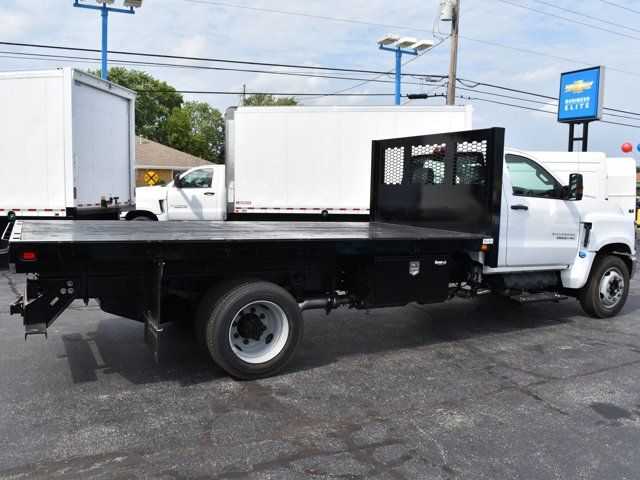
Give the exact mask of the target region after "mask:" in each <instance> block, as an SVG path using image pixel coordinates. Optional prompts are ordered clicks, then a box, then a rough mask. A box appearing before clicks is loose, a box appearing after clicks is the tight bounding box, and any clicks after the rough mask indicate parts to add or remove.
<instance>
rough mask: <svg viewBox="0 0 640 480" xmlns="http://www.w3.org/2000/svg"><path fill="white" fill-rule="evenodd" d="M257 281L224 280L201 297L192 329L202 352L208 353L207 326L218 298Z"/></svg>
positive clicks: (251, 279)
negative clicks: (238, 287) (244, 284)
mask: <svg viewBox="0 0 640 480" xmlns="http://www.w3.org/2000/svg"><path fill="white" fill-rule="evenodd" d="M259 281H260V280H259V279H257V278H251V277H236V278H226V279H224V280H221V281H219V282H218V283H216V284H215V285H214V286H213V287H211V288H210V289H209V290H207V292H206V293H205V294H204V295H203V296H202V298H201V299H200V301H199V302H198V307H197V308H196V314H195V322H194V328H195V332H196V338H197V339H198V344H199V345H200V348H202V350H203V351H205V352H207V353H209V347H207V324H208V323H209V316H210V315H211V312H212V311H213V307H215V305H216V303H217V302H218V300H220V297H222V296H223V295H224V294H225V293H227V292H228V291H229V290H231V289H232V288H234V287H237V286H238V285H242V284H243V283H250V282H259Z"/></svg>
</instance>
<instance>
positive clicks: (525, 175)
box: [505, 155, 562, 199]
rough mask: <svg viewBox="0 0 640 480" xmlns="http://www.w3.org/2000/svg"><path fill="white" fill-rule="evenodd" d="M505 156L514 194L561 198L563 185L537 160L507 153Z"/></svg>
mask: <svg viewBox="0 0 640 480" xmlns="http://www.w3.org/2000/svg"><path fill="white" fill-rule="evenodd" d="M505 158H506V162H507V169H508V170H509V178H510V179H511V186H512V188H513V194H514V195H516V196H520V197H537V198H556V199H558V198H560V192H561V188H562V187H561V185H560V184H559V183H558V181H557V180H556V179H555V178H554V177H553V176H552V175H551V174H550V173H549V172H547V171H546V170H545V169H544V168H542V167H541V166H540V165H538V164H537V163H536V162H534V161H532V160H529V159H528V158H525V157H521V156H519V155H507V156H506V157H505Z"/></svg>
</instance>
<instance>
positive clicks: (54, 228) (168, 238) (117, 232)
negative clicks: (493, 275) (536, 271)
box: [10, 220, 486, 244]
mask: <svg viewBox="0 0 640 480" xmlns="http://www.w3.org/2000/svg"><path fill="white" fill-rule="evenodd" d="M483 238H486V236H485V235H481V234H476V233H464V232H455V231H450V230H440V229H434V228H422V227H413V226H407V225H394V224H389V223H376V222H370V223H365V222H345V223H335V222H331V223H329V222H326V223H325V222H242V221H240V222H209V221H173V222H125V221H106V220H95V221H72V220H49V221H24V222H16V226H15V228H14V230H13V233H12V236H11V240H10V242H11V243H12V244H18V243H29V244H34V243H38V244H39V243H56V244H64V243H102V244H104V243H131V242H133V243H155V242H163V243H164V242H213V243H218V242H265V241H268V242H282V241H286V242H291V241H293V242H308V241H318V240H319V241H331V240H337V241H341V240H372V241H384V240H482V239H483Z"/></svg>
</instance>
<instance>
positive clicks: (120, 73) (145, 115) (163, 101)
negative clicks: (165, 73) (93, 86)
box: [89, 67, 184, 143]
mask: <svg viewBox="0 0 640 480" xmlns="http://www.w3.org/2000/svg"><path fill="white" fill-rule="evenodd" d="M89 73H91V74H92V75H96V76H100V70H94V71H89ZM107 79H108V80H109V81H111V82H114V83H117V84H118V85H122V86H123V87H126V88H128V89H130V90H134V91H136V92H137V93H138V95H137V97H136V133H137V134H138V135H142V136H144V137H146V138H149V139H150V140H155V141H156V142H160V143H166V142H167V138H166V128H165V123H166V122H167V120H168V118H169V116H170V115H171V114H172V112H173V111H174V109H175V108H179V107H181V106H182V103H183V102H184V99H183V98H182V95H180V94H179V93H178V92H176V91H175V88H173V87H172V86H171V85H169V84H167V83H166V82H163V81H162V80H158V79H157V78H154V77H152V76H151V75H149V74H148V73H145V72H142V71H140V70H127V69H126V68H123V67H113V68H110V69H109V73H108V74H107Z"/></svg>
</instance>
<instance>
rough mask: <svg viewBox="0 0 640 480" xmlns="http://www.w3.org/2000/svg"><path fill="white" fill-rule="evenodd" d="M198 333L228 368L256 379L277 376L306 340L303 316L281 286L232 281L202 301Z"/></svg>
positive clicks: (197, 319) (225, 367)
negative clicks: (303, 339)
mask: <svg viewBox="0 0 640 480" xmlns="http://www.w3.org/2000/svg"><path fill="white" fill-rule="evenodd" d="M196 329H197V330H198V331H197V334H198V337H199V339H200V341H201V343H202V344H203V345H204V346H205V347H206V349H207V351H208V352H209V354H210V355H211V357H212V358H213V360H214V361H215V362H216V363H217V364H218V365H219V366H220V367H221V368H222V369H224V370H225V371H226V372H227V373H229V374H231V375H233V376H234V377H236V378H239V379H242V380H253V379H256V378H263V377H268V376H271V375H273V374H275V373H277V372H278V371H280V370H281V369H283V368H284V367H285V366H286V365H287V364H288V363H289V361H290V360H291V358H292V357H293V355H294V354H295V352H296V350H297V348H298V345H299V344H300V341H301V339H302V330H303V327H302V312H301V310H300V307H299V306H298V303H297V302H296V301H295V299H294V298H293V297H292V296H291V294H290V293H289V292H287V291H286V290H285V289H283V288H282V287H279V286H278V285H275V284H273V283H269V282H263V281H245V282H234V281H230V282H225V283H223V284H220V285H218V286H214V287H213V288H212V289H211V290H210V291H209V292H208V293H207V294H205V296H204V297H203V298H202V300H201V302H200V307H199V308H198V315H197V318H196Z"/></svg>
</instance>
